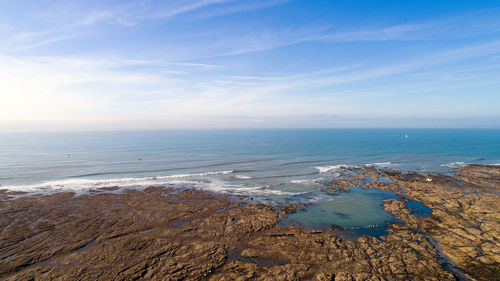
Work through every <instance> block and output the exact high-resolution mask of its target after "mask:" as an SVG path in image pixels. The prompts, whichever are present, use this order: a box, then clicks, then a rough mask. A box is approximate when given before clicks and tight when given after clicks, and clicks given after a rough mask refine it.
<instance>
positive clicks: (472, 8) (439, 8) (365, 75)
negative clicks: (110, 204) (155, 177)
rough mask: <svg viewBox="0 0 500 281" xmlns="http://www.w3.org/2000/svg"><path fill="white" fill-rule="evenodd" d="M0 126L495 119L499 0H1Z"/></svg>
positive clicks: (397, 123)
mask: <svg viewBox="0 0 500 281" xmlns="http://www.w3.org/2000/svg"><path fill="white" fill-rule="evenodd" d="M0 38H2V40H1V42H0V101H1V102H0V130H67V129H75V130H88V129H97V130H101V129H169V128H175V129H178V128H276V127H284V128H290V127H301V128H304V127H305V128H317V127H498V126H500V109H499V108H500V2H498V1H451V2H450V1H294V0H290V1H286V0H266V1H261V0H254V1H241V0H193V1H168V0H165V1H153V0H144V1H123V0H122V1H115V0H101V1H79V0H73V1H54V0H53V1H45V0H38V1H29V0H26V1H7V0H0Z"/></svg>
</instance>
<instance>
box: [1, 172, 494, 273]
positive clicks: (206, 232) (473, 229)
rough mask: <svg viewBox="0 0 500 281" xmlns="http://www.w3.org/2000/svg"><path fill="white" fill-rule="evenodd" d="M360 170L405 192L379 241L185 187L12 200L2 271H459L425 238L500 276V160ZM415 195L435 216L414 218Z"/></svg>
mask: <svg viewBox="0 0 500 281" xmlns="http://www.w3.org/2000/svg"><path fill="white" fill-rule="evenodd" d="M356 172H357V173H356V174H355V175H353V174H350V175H351V177H352V178H351V180H352V181H356V182H357V184H359V185H360V186H364V187H365V188H379V189H386V190H393V191H397V192H402V190H403V191H404V195H402V196H401V198H400V199H391V200H386V201H385V208H386V210H388V211H390V212H392V213H393V214H394V215H395V216H397V217H398V218H400V219H401V220H402V221H403V222H404V224H392V225H391V227H390V229H389V232H388V233H389V234H388V235H387V236H383V237H381V238H380V239H378V238H374V237H369V236H364V237H361V238H358V239H356V240H346V239H343V238H341V237H338V236H336V235H335V234H334V232H333V231H331V230H328V229H325V230H310V229H304V228H300V227H296V226H281V225H278V222H279V220H280V217H281V216H283V213H281V214H280V213H279V212H278V211H277V209H275V208H273V207H270V206H266V205H260V204H248V203H246V202H244V201H241V200H237V199H235V198H230V197H227V196H218V195H213V194H209V193H205V192H201V191H194V190H187V189H186V190H181V191H179V190H173V189H171V188H158V187H155V188H148V189H145V190H127V191H123V193H118V192H116V191H115V192H114V193H113V192H111V193H110V192H94V193H93V194H90V195H81V196H76V197H75V196H74V194H72V193H58V194H53V195H47V196H25V197H21V198H18V199H15V200H5V201H2V202H0V279H2V280H51V279H52V280H57V279H64V280H248V279H252V280H408V279H411V280H455V277H454V275H453V274H452V273H451V272H449V271H447V270H445V269H444V268H443V266H442V261H441V260H440V259H438V256H439V255H438V249H436V247H435V246H434V245H433V244H432V243H431V242H430V241H429V239H428V237H426V235H428V236H431V237H433V238H435V239H436V240H437V241H438V245H439V247H440V248H441V249H442V250H443V252H444V253H445V254H446V255H447V256H448V257H449V258H450V259H451V260H452V261H454V262H455V263H456V264H457V266H458V267H459V268H460V269H461V270H462V271H463V272H465V273H467V274H468V276H470V277H472V278H475V279H478V280H498V276H499V272H500V271H499V268H498V264H499V259H498V258H499V240H498V239H499V237H500V235H499V230H500V229H499V220H500V217H499V203H500V197H499V196H500V194H499V193H498V187H499V179H500V177H499V173H500V167H499V168H494V167H481V166H469V167H466V168H464V169H462V170H461V171H457V173H458V174H459V176H460V179H459V180H458V179H456V178H454V177H448V176H444V175H439V174H424V175H420V174H413V173H410V174H401V173H399V172H392V171H379V170H376V169H366V170H357V171H356ZM380 177H384V179H387V180H385V181H384V182H379V181H377V179H378V178H380ZM429 179H430V180H429ZM339 187H340V186H339ZM9 196H10V195H8V193H5V192H4V193H2V198H3V199H6V198H8V197H9ZM407 198H411V199H413V200H417V201H419V202H422V203H424V204H425V205H426V206H428V207H430V208H431V209H432V216H427V217H426V216H416V215H415V214H414V213H413V212H412V211H411V210H409V209H408V208H407V206H406V202H407ZM292 207H293V210H295V207H296V206H291V207H290V210H292Z"/></svg>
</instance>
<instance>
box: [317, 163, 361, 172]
mask: <svg viewBox="0 0 500 281" xmlns="http://www.w3.org/2000/svg"><path fill="white" fill-rule="evenodd" d="M315 168H316V170H318V172H319V173H326V172H331V171H336V170H340V169H359V167H358V166H355V165H345V164H339V165H331V166H318V167H315Z"/></svg>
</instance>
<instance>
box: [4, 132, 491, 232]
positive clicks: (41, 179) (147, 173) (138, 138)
mask: <svg viewBox="0 0 500 281" xmlns="http://www.w3.org/2000/svg"><path fill="white" fill-rule="evenodd" d="M406 136H407V137H406ZM499 144H500V130H498V129H407V130H403V129H314V130H313V129H310V130H309V129H296V130H291V129H290V130H288V129H286V130H285V129H280V130H218V131H217V130H216V131H202V130H200V131H188V130H186V131H116V132H50V133H48V132H44V133H42V132H37V133H35V132H33V133H0V184H1V187H0V188H4V189H10V190H20V191H31V192H36V193H50V192H57V191H67V190H72V191H75V192H86V191H88V190H89V189H92V188H97V187H103V186H121V187H127V188H142V187H146V186H151V185H170V186H178V187H195V188H199V189H203V190H208V191H214V192H222V193H231V194H243V195H251V196H252V197H253V198H254V200H255V201H257V202H267V203H271V204H277V203H293V202H309V203H316V204H317V205H315V206H314V207H311V208H312V209H311V211H310V212H308V213H310V214H313V216H314V217H316V216H317V218H314V219H311V218H307V219H306V218H302V219H299V220H300V221H301V222H302V223H304V224H307V223H308V220H310V224H311V225H320V224H331V223H334V224H338V225H342V226H345V227H350V226H351V225H352V226H359V225H370V224H380V223H384V222H386V221H388V220H389V219H390V218H388V217H387V215H388V214H387V213H386V212H384V211H383V210H382V208H381V204H380V202H381V201H380V200H381V198H380V197H379V196H378V195H377V194H371V193H368V192H366V191H359V192H357V191H356V192H351V193H349V194H342V195H340V196H331V195H329V194H326V193H323V192H322V191H321V188H322V183H323V182H327V181H328V180H331V179H333V178H335V177H336V176H337V175H338V174H337V172H338V171H339V168H340V167H345V166H359V167H363V166H377V167H382V168H388V169H398V170H418V171H438V172H447V171H449V170H450V169H451V168H452V167H459V166H461V165H462V164H463V163H480V164H498V163H500V145H499ZM326 210H335V212H336V213H333V212H331V213H328V216H323V215H321V214H322V213H324V212H326ZM297 216H300V215H297ZM309 217H312V216H309ZM315 220H317V221H315ZM324 220H326V222H325V221H324Z"/></svg>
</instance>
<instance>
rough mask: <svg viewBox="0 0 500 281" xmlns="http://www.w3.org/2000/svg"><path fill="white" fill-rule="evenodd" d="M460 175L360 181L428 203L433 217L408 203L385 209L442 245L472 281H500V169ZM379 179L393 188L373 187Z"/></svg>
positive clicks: (472, 168) (388, 174) (370, 174)
mask: <svg viewBox="0 0 500 281" xmlns="http://www.w3.org/2000/svg"><path fill="white" fill-rule="evenodd" d="M455 172H456V174H457V176H458V177H452V176H447V175H442V174H438V173H424V174H418V173H415V172H409V173H400V172H398V171H380V170H376V169H370V170H368V169H367V170H364V171H362V172H360V173H358V176H357V177H355V179H356V180H357V181H358V182H363V183H358V184H361V185H363V186H364V187H365V188H376V189H383V190H390V191H395V192H400V193H404V195H405V196H407V197H408V198H410V199H413V200H416V201H419V202H422V203H424V205H425V206H427V207H429V208H430V209H431V210H432V216H428V217H417V216H415V215H413V214H412V212H411V211H410V210H408V208H406V205H405V201H404V200H403V199H401V200H386V202H385V208H386V210H388V211H389V212H391V213H393V214H395V215H396V217H398V218H400V219H402V220H403V221H404V222H405V224H406V225H407V226H408V227H410V228H413V229H414V230H416V231H422V232H423V233H426V234H428V235H430V236H431V237H433V238H434V239H436V240H437V241H438V245H439V247H440V248H441V249H442V251H443V253H444V254H445V255H446V256H447V257H449V258H450V259H451V260H452V261H453V262H454V263H456V264H457V266H458V267H459V268H460V269H461V270H462V271H463V272H465V273H466V274H467V275H468V276H469V278H473V279H478V280H500V193H499V191H500V167H498V166H481V165H468V166H466V167H464V168H462V169H458V170H456V171H455ZM379 177H384V179H386V180H387V179H388V180H390V182H387V181H384V182H377V181H373V180H374V179H375V180H376V179H377V178H379ZM368 179H369V180H368Z"/></svg>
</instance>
